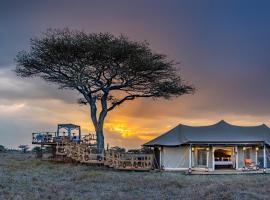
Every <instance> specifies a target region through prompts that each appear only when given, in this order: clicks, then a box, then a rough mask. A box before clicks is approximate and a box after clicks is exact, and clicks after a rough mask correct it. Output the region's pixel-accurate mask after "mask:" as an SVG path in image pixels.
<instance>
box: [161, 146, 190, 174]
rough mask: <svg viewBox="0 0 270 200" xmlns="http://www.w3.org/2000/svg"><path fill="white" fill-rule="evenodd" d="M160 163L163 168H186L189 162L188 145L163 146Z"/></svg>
mask: <svg viewBox="0 0 270 200" xmlns="http://www.w3.org/2000/svg"><path fill="white" fill-rule="evenodd" d="M161 163H162V166H163V168H164V169H165V170H166V169H167V170H181V169H187V168H188V164H189V146H180V147H163V148H162V154H161Z"/></svg>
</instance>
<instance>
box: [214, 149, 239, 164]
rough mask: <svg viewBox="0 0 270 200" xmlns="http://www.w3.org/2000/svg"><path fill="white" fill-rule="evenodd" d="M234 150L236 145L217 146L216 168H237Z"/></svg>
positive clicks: (215, 153) (215, 150) (215, 151)
mask: <svg viewBox="0 0 270 200" xmlns="http://www.w3.org/2000/svg"><path fill="white" fill-rule="evenodd" d="M234 152H235V151H234V147H215V148H214V151H213V153H214V166H215V169H235V168H236V163H235V160H236V159H235V153H234Z"/></svg>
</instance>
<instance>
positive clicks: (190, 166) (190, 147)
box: [188, 144, 192, 169]
mask: <svg viewBox="0 0 270 200" xmlns="http://www.w3.org/2000/svg"><path fill="white" fill-rule="evenodd" d="M188 167H189V169H191V168H192V144H190V146H189V166H188Z"/></svg>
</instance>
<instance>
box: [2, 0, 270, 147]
mask: <svg viewBox="0 0 270 200" xmlns="http://www.w3.org/2000/svg"><path fill="white" fill-rule="evenodd" d="M269 10H270V2H269V1H263V0H261V1H256V0H254V1H249V0H237V1H235V0H226V1H225V0H220V1H214V0H212V1H210V0H204V1H201V0H197V1H195V0H186V1H184V0H167V1H163V0H147V1H145V0H136V1H132V0H113V1H103V0H98V1H94V0H89V1H86V0H85V1H83V0H73V1H72V0H46V1H36V0H25V1H21V0H17V1H15V0H1V1H0V144H3V145H5V146H6V147H9V148H16V147H17V146H18V145H19V144H30V143H31V133H32V132H38V131H55V130H56V126H57V124H58V123H75V124H78V125H80V126H81V127H82V129H83V132H84V133H88V132H93V126H92V124H91V121H90V117H89V109H88V107H86V106H80V105H78V104H77V99H78V97H80V95H79V94H78V93H76V92H71V91H67V90H64V91H63V90H58V88H57V86H55V85H52V84H48V83H46V82H44V81H42V80H40V79H22V78H19V77H16V75H15V74H14V72H13V71H12V70H14V68H15V66H16V63H15V61H14V58H15V57H16V55H17V53H18V52H19V51H22V50H28V49H29V47H30V42H29V41H30V38H33V37H39V36H40V35H41V34H42V32H45V31H46V29H48V28H65V27H68V28H70V29H75V30H83V31H85V32H89V33H92V32H94V33H99V32H111V33H112V34H115V35H119V34H125V35H127V36H128V37H129V38H130V39H131V40H136V41H144V40H146V41H148V42H149V43H150V46H151V48H152V50H153V51H154V52H158V53H164V54H166V55H168V57H169V58H170V59H172V60H176V61H179V62H180V63H181V64H180V73H181V76H182V77H183V79H185V80H186V81H187V82H188V83H191V84H193V85H194V86H195V87H196V89H197V90H196V93H195V94H194V95H185V96H181V97H179V98H176V99H172V100H169V101H168V100H163V99H160V100H155V101H153V100H151V99H140V100H136V101H133V102H128V103H126V104H123V105H121V106H120V107H119V108H117V110H114V111H113V112H111V113H110V114H109V115H108V117H107V119H106V123H105V138H106V143H109V144H110V146H116V145H117V146H123V147H126V148H138V147H140V145H142V144H143V143H145V142H147V141H148V140H150V139H152V138H154V137H156V136H158V135H160V134H162V133H164V132H166V131H167V130H169V129H171V128H173V127H174V126H176V125H177V124H179V123H181V124H188V125H209V124H213V123H216V122H218V121H220V120H221V119H224V120H226V121H228V122H229V123H232V124H238V125H259V124H262V123H265V124H266V125H268V126H270V90H269V85H270V78H269V75H270V12H269Z"/></svg>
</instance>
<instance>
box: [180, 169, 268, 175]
mask: <svg viewBox="0 0 270 200" xmlns="http://www.w3.org/2000/svg"><path fill="white" fill-rule="evenodd" d="M185 173H186V174H188V175H245V174H270V171H269V170H267V171H264V170H262V169H260V170H257V171H255V170H254V171H242V170H233V169H232V170H214V171H192V173H188V172H185Z"/></svg>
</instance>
